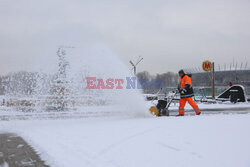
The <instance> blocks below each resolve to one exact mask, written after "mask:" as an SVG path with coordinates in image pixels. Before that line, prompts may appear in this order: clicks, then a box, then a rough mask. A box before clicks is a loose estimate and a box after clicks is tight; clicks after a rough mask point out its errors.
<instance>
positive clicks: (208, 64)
mask: <svg viewBox="0 0 250 167" xmlns="http://www.w3.org/2000/svg"><path fill="white" fill-rule="evenodd" d="M202 68H203V70H204V71H211V69H212V63H211V62H210V61H208V60H206V61H204V62H203V63H202Z"/></svg>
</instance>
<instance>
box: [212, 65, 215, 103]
mask: <svg viewBox="0 0 250 167" xmlns="http://www.w3.org/2000/svg"><path fill="white" fill-rule="evenodd" d="M214 81H215V73H214V62H213V63H212V92H213V94H212V98H213V100H215V82H214Z"/></svg>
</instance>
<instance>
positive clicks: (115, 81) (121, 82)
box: [86, 77, 163, 90]
mask: <svg viewBox="0 0 250 167" xmlns="http://www.w3.org/2000/svg"><path fill="white" fill-rule="evenodd" d="M86 81H87V86H86V89H118V90H119V89H161V88H162V85H163V80H162V79H150V80H149V79H138V78H136V77H126V78H125V79H123V78H107V79H103V78H97V77H86Z"/></svg>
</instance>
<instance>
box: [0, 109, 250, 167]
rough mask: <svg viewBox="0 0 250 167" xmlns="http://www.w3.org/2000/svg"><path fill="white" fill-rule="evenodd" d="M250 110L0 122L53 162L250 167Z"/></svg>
mask: <svg viewBox="0 0 250 167" xmlns="http://www.w3.org/2000/svg"><path fill="white" fill-rule="evenodd" d="M249 129H250V114H228V115H225V114H217V115H200V116H186V117H161V118H156V117H147V118H146V117H145V118H132V119H124V118H82V119H67V120H26V121H21V120H19V121H18V120H12V121H0V132H3V133H4V132H8V133H10V132H12V133H16V134H17V135H20V136H21V137H23V138H24V139H25V140H26V141H27V142H28V143H29V144H30V145H31V146H33V147H34V148H35V150H36V151H37V152H38V153H39V154H40V155H41V158H42V159H43V160H45V161H46V163H47V164H48V165H50V166H52V167H73V166H74V167H82V166H86V167H166V166H170V167H189V166H190V167H236V166H237V167H249V166H250V130H249Z"/></svg>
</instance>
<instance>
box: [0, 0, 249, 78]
mask: <svg viewBox="0 0 250 167" xmlns="http://www.w3.org/2000/svg"><path fill="white" fill-rule="evenodd" d="M0 2H1V5H0V74H3V73H6V72H10V71H17V70H32V69H33V68H34V66H35V65H36V63H37V61H38V60H39V61H40V60H41V59H44V61H46V56H48V55H49V56H54V55H55V51H56V49H57V47H58V46H60V45H62V44H64V45H76V46H77V45H78V44H79V43H81V44H82V43H95V42H96V43H103V44H104V45H106V46H107V47H109V48H110V49H111V50H113V52H115V54H117V56H119V57H121V59H122V60H123V61H124V62H125V63H127V64H128V61H129V60H130V59H133V60H134V59H136V58H137V57H138V56H139V55H141V56H143V57H144V62H143V63H142V64H141V65H140V66H139V67H138V69H139V71H142V70H148V71H150V72H151V73H162V72H165V71H177V70H178V69H180V68H191V67H199V66H200V65H201V62H202V61H203V60H206V59H209V60H211V61H215V62H216V64H221V65H222V64H224V63H227V64H229V63H231V62H233V60H234V61H236V60H237V61H238V62H246V61H248V62H249V63H250V0H210V1H208V0H189V1H187V0H174V1H173V0H172V1H170V0H126V1H125V0H123V1H119V0H91V1H90V0H89V1H86V0H70V1H69V0H39V1H38V0H0ZM39 61H38V62H39ZM34 62H36V63H34Z"/></svg>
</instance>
